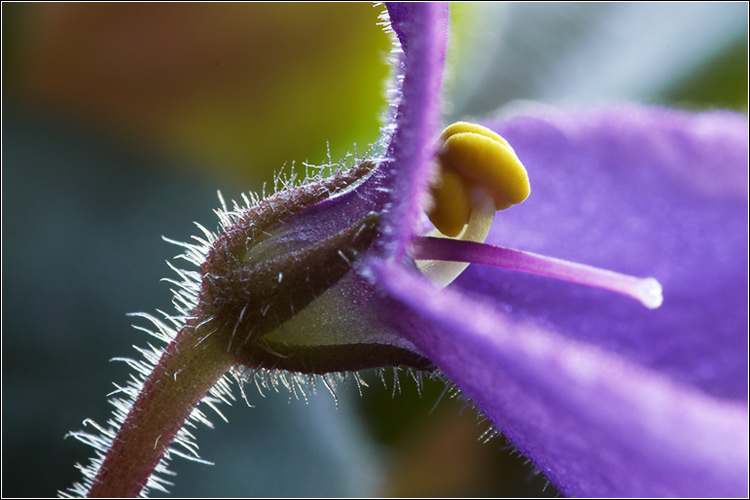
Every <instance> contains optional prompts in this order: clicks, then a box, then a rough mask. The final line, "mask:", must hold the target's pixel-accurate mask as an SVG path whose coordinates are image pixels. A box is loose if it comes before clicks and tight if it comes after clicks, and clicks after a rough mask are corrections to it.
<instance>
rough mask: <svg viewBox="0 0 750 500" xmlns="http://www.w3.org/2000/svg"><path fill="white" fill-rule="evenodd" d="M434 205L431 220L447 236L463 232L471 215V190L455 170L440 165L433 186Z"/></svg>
mask: <svg viewBox="0 0 750 500" xmlns="http://www.w3.org/2000/svg"><path fill="white" fill-rule="evenodd" d="M432 198H433V202H434V206H435V207H438V210H433V211H431V212H430V220H431V221H432V223H433V224H434V225H435V227H437V228H438V229H439V230H440V232H441V233H443V234H444V235H446V236H451V237H454V236H458V235H459V234H461V231H462V230H463V228H464V226H465V225H466V223H468V222H469V216H470V215H471V192H470V191H469V190H468V189H467V186H466V183H465V182H464V179H463V178H462V177H461V175H460V174H458V173H457V172H456V171H455V170H453V169H449V168H444V167H443V166H442V165H438V180H437V183H436V184H435V185H434V186H433V188H432Z"/></svg>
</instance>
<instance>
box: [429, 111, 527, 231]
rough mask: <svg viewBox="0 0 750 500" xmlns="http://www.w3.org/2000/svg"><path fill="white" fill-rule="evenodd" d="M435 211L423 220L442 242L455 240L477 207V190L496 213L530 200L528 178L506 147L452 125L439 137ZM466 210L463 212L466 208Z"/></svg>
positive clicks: (478, 131) (481, 130)
mask: <svg viewBox="0 0 750 500" xmlns="http://www.w3.org/2000/svg"><path fill="white" fill-rule="evenodd" d="M440 139H441V142H442V143H443V144H442V147H441V149H440V151H439V153H438V156H437V162H438V177H437V179H436V181H435V183H434V184H433V189H432V194H433V198H434V201H435V203H434V205H433V207H432V208H431V210H430V211H429V212H428V214H427V215H428V217H429V218H430V220H431V221H432V223H433V224H434V225H435V227H436V228H437V229H438V230H439V231H440V232H441V233H443V234H445V235H447V236H457V235H458V234H459V233H460V232H461V230H462V229H463V226H464V225H465V224H466V223H467V222H468V220H469V215H470V213H471V210H472V209H473V207H474V206H475V205H476V204H477V203H478V200H477V199H476V197H475V196H473V195H472V191H473V190H474V189H475V188H479V189H480V190H482V191H484V192H485V193H486V195H487V196H490V197H491V198H492V199H493V200H494V202H495V209H496V210H504V209H506V208H508V207H510V206H512V205H516V204H518V203H521V202H522V201H523V200H525V199H526V198H527V197H528V196H529V192H530V188H529V176H528V174H527V173H526V169H525V168H524V166H523V165H522V164H521V162H520V160H519V159H518V157H517V156H516V153H515V151H513V148H512V147H510V145H509V144H508V141H506V140H505V139H503V138H502V137H500V136H499V135H498V134H496V133H495V132H493V131H492V130H489V129H487V128H485V127H482V126H481V125H476V124H473V123H466V122H457V123H454V124H453V125H450V126H449V127H447V128H446V129H445V130H444V131H443V133H442V135H441V136H440ZM467 206H468V208H466V207H467Z"/></svg>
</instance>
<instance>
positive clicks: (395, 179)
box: [379, 3, 448, 259]
mask: <svg viewBox="0 0 750 500" xmlns="http://www.w3.org/2000/svg"><path fill="white" fill-rule="evenodd" d="M387 6H388V12H389V16H391V22H392V26H393V28H394V30H395V31H396V33H397V35H398V37H399V40H400V41H401V43H402V46H403V47H404V52H405V54H404V58H403V68H402V69H403V74H404V81H403V84H402V86H401V89H400V90H401V95H400V98H399V99H400V101H399V104H398V108H397V111H396V116H395V127H396V128H395V132H394V135H393V137H392V139H391V142H390V145H389V147H388V152H387V157H386V159H385V161H384V162H383V164H382V166H381V170H382V171H383V172H385V173H386V175H385V176H384V177H383V185H382V186H380V188H381V191H380V192H381V193H383V194H381V196H387V198H388V202H389V203H388V204H387V205H386V207H385V209H384V211H383V214H382V218H381V227H382V228H383V238H382V239H381V240H382V241H381V246H380V248H379V251H380V252H381V255H387V256H389V257H393V258H396V259H400V258H403V257H405V256H406V253H407V251H408V247H409V243H410V240H411V237H412V234H413V230H414V228H415V227H416V225H417V222H418V220H419V218H420V216H421V212H422V205H423V203H424V197H425V196H426V195H425V193H426V192H427V185H428V182H429V177H430V174H431V171H432V158H433V156H434V153H435V147H436V138H437V136H438V132H439V128H440V125H441V123H442V116H441V113H442V109H441V103H442V99H441V95H442V80H443V67H444V65H445V52H446V45H447V39H448V6H447V4H439V3H407V4H398V3H396V4H387Z"/></svg>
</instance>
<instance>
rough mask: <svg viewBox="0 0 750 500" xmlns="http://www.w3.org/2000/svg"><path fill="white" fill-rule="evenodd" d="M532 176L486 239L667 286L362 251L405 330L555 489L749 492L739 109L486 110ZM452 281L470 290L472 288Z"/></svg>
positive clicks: (743, 126)
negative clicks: (431, 270) (451, 265)
mask: <svg viewBox="0 0 750 500" xmlns="http://www.w3.org/2000/svg"><path fill="white" fill-rule="evenodd" d="M492 126H493V128H494V129H495V130H497V131H499V132H500V133H501V134H503V135H504V136H505V137H506V138H508V139H509V140H510V142H511V144H513V146H514V148H515V150H516V152H517V153H518V155H519V157H520V158H521V159H522V161H524V163H525V165H526V167H527V169H528V171H529V175H530V178H531V182H532V195H531V197H530V198H529V200H527V201H526V202H525V203H524V204H522V205H521V206H519V207H517V208H514V209H512V210H508V211H506V212H503V213H502V214H500V215H499V216H498V218H497V219H496V222H495V227H494V228H493V233H492V235H491V238H490V242H492V243H495V244H502V245H504V246H512V247H515V248H520V249H524V250H531V251H535V252H538V253H543V254H547V255H552V256H555V257H562V258H566V259H570V260H574V261H577V262H583V263H586V264H593V265H596V266H601V267H604V268H607V269H612V270H614V271H619V272H625V273H629V274H634V275H638V276H649V275H653V276H655V277H656V278H658V279H659V280H660V281H661V282H662V284H663V285H664V294H665V302H664V305H663V306H662V308H661V309H658V310H656V311H650V310H647V309H645V308H644V307H643V306H642V305H640V304H639V303H637V302H635V301H632V300H629V299H626V298H623V297H620V296H617V295H614V294H611V293H609V292H606V291H603V290H598V289H589V288H586V287H582V286H580V285H576V284H571V283H566V282H560V281H557V280H551V279H547V278H543V277H538V276H530V275H524V274H520V273H516V272H512V271H506V270H501V269H495V268H491V267H484V266H474V265H473V266H470V267H469V269H468V270H467V272H466V273H464V275H462V276H461V277H460V278H459V280H458V281H457V282H458V284H459V286H458V287H456V289H457V290H462V291H463V292H465V295H463V296H462V295H461V294H459V293H456V292H451V291H448V290H447V291H444V292H442V293H439V292H437V291H436V290H434V289H433V288H432V287H431V286H429V284H427V283H425V282H424V280H423V279H422V278H421V277H419V276H417V275H416V274H415V273H413V272H411V271H409V270H406V269H403V268H397V267H395V266H394V267H388V266H384V265H382V264H380V265H377V264H376V265H375V266H373V269H374V272H375V274H376V277H377V279H378V282H379V284H380V285H381V286H382V287H384V288H385V289H386V290H387V291H388V293H389V294H390V295H391V296H392V297H394V298H396V299H397V300H399V301H401V303H402V304H403V305H405V306H406V307H408V308H410V309H411V310H412V311H414V312H415V313H417V314H418V315H419V316H420V317H421V319H422V320H423V321H425V322H426V324H425V325H423V326H421V327H416V328H415V327H411V328H408V329H407V328H405V329H404V330H403V335H404V337H405V338H406V339H407V340H409V341H411V342H413V343H414V345H415V346H416V347H417V348H418V349H419V350H420V351H422V353H423V354H424V355H426V356H427V357H429V358H430V359H432V360H433V361H434V362H435V363H436V364H437V365H438V367H439V368H441V369H442V370H443V371H445V372H446V373H447V374H448V375H449V376H450V377H451V379H452V380H453V381H454V382H456V384H457V385H458V386H459V387H460V388H461V389H462V390H463V391H465V392H466V393H467V395H469V396H470V397H471V398H472V399H474V400H475V401H476V402H477V403H478V404H479V406H480V407H481V408H482V409H483V410H484V411H485V412H486V413H487V415H488V416H489V417H490V418H491V419H492V420H493V421H494V422H495V423H496V424H497V425H498V427H499V428H500V429H501V430H502V431H503V432H504V433H505V434H506V435H507V436H508V437H509V438H510V439H511V441H512V442H513V444H515V445H516V446H518V447H519V449H520V450H521V451H522V452H523V453H524V454H526V455H527V456H528V457H529V458H531V459H532V461H533V462H534V463H535V464H536V465H537V466H538V467H539V468H540V469H541V470H542V471H543V472H544V473H545V474H546V475H547V477H548V478H549V479H550V480H551V481H552V482H553V483H554V484H555V485H556V486H557V487H558V488H560V490H561V491H562V492H564V493H565V494H568V495H585V496H596V495H603V496H604V495H627V496H656V495H666V496H679V495H687V496H702V495H706V496H723V495H732V496H746V495H747V475H746V471H747V466H748V450H747V446H746V443H747V436H748V431H747V429H748V413H747V399H746V397H747V336H746V332H747V315H746V312H747V309H746V304H747V253H748V247H747V234H748V233H747V194H746V185H747V170H746V168H745V167H746V165H747V158H748V139H747V138H748V125H747V118H746V117H742V116H738V115H735V114H730V113H709V114H698V115H696V114H690V113H685V112H678V111H670V110H664V109H659V108H645V107H638V106H629V107H616V108H610V109H603V110H592V111H581V112H569V113H565V114H563V113H558V112H555V113H545V114H543V115H538V116H534V117H528V116H527V117H518V118H515V119H513V120H510V121H507V122H503V121H499V120H497V121H495V122H494V123H492ZM466 295H474V296H477V297H481V299H482V300H481V301H479V302H477V301H474V300H471V299H469V298H468V297H466Z"/></svg>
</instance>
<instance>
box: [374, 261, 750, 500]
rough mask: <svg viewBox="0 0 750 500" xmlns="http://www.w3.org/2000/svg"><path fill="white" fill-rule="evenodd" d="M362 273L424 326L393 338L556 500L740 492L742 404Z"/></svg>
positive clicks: (430, 290) (466, 302)
mask: <svg viewBox="0 0 750 500" xmlns="http://www.w3.org/2000/svg"><path fill="white" fill-rule="evenodd" d="M372 272H373V274H374V275H375V277H376V279H377V281H378V283H379V285H380V286H381V287H382V288H383V289H384V290H386V291H387V293H388V294H389V295H390V296H391V297H393V298H394V299H396V300H397V301H400V302H401V303H402V304H403V305H405V306H406V307H408V308H410V309H411V310H412V311H413V312H414V313H416V314H417V315H419V316H420V317H421V318H422V320H424V321H425V322H426V323H427V324H429V325H430V327H427V328H419V329H409V330H404V332H403V335H404V337H405V338H407V339H408V340H409V341H411V342H413V343H414V344H415V345H416V346H417V348H418V349H420V351H422V353H423V354H424V355H426V356H428V357H429V358H430V359H432V360H433V362H435V363H436V364H437V365H438V367H439V368H440V369H441V370H443V371H444V372H445V373H446V374H447V375H448V376H449V377H450V378H451V379H452V380H453V381H454V382H455V383H456V384H457V385H458V386H459V388H461V389H462V390H463V391H464V392H465V393H466V395H467V396H469V397H471V398H472V399H473V400H474V401H475V402H476V403H477V404H478V405H479V407H480V408H481V409H482V410H483V411H484V412H485V414H486V415H487V416H488V417H489V418H491V419H492V421H493V422H494V423H495V424H496V425H497V426H498V428H499V430H501V431H502V432H503V433H504V434H506V436H507V437H508V438H509V439H510V441H511V442H512V443H513V444H514V445H516V446H517V447H518V448H519V450H520V451H521V452H522V453H524V454H525V455H526V456H528V457H529V458H530V459H531V460H532V461H533V462H534V463H535V464H536V465H537V467H539V468H540V470H541V471H542V472H543V473H544V474H545V475H546V476H547V477H548V478H549V479H550V480H551V481H552V482H553V483H554V484H555V485H556V486H557V487H558V488H559V489H560V491H561V492H562V493H564V494H566V495H571V496H642V497H649V496H719V497H721V496H739V497H746V496H747V492H748V483H747V468H748V448H747V446H746V445H747V441H748V413H747V407H746V405H744V404H738V403H736V402H732V401H725V400H720V399H717V398H713V397H711V396H708V395H706V394H704V393H702V392H700V391H697V390H695V389H694V388H692V387H690V386H686V385H684V384H681V383H679V382H675V381H674V380H670V379H668V378H666V377H664V376H663V375H662V374H659V373H656V372H653V371H651V370H648V369H644V368H643V367H641V366H638V365H635V364H633V363H631V362H629V361H627V360H624V359H622V358H620V357H618V356H615V355H612V354H609V353H607V352H605V351H602V350H600V349H598V348H596V347H594V346H591V345H586V344H583V343H580V342H575V341H571V340H569V339H566V338H564V337H561V336H559V335H557V334H555V333H554V332H551V331H548V330H546V329H544V328H542V327H540V326H536V325H529V324H524V323H521V322H518V321H514V319H513V318H511V317H508V316H506V315H505V314H501V313H499V312H498V311H493V310H492V309H490V308H487V307H485V306H484V305H482V304H480V303H477V302H475V301H472V300H470V299H467V298H466V297H464V296H462V295H461V294H458V293H454V292H452V291H450V290H443V291H438V290H437V289H435V288H434V287H433V286H432V285H431V284H430V283H429V282H427V281H426V280H425V279H424V278H423V277H421V276H419V275H417V274H415V273H414V272H413V271H409V270H406V269H404V268H402V267H398V266H395V265H388V264H383V263H376V264H373V266H372ZM466 311H471V314H466Z"/></svg>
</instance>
